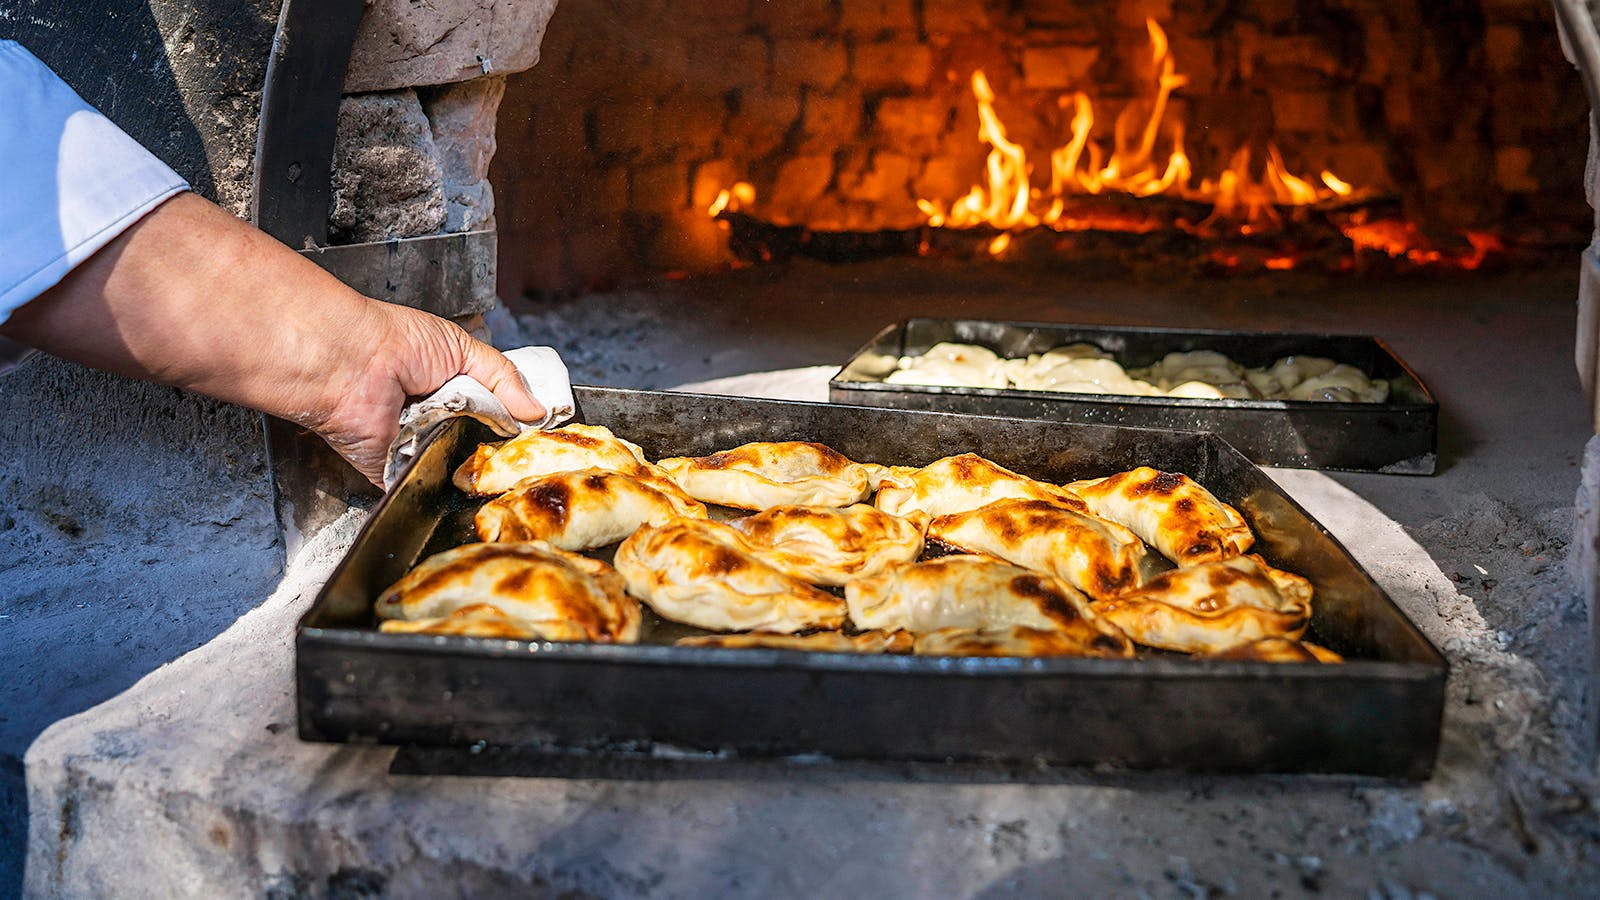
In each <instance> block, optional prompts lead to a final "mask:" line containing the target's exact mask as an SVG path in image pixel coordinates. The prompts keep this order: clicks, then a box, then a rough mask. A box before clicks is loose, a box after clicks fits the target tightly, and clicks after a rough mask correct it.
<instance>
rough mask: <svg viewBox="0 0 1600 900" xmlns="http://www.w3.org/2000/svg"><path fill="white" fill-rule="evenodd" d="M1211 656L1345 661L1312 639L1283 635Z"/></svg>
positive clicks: (1222, 657) (1267, 659)
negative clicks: (1301, 639)
mask: <svg viewBox="0 0 1600 900" xmlns="http://www.w3.org/2000/svg"><path fill="white" fill-rule="evenodd" d="M1210 658H1211V659H1250V660H1258V661H1260V662H1316V663H1338V662H1344V657H1342V656H1340V655H1339V654H1337V653H1335V652H1333V651H1332V650H1329V649H1328V648H1326V647H1320V646H1318V645H1316V644H1313V643H1311V642H1310V641H1296V640H1291V639H1289V638H1281V637H1269V638H1262V639H1261V640H1259V641H1251V642H1249V643H1247V644H1240V645H1239V646H1237V647H1229V648H1228V649H1226V650H1223V651H1222V652H1220V653H1215V654H1212V655H1211V657H1210Z"/></svg>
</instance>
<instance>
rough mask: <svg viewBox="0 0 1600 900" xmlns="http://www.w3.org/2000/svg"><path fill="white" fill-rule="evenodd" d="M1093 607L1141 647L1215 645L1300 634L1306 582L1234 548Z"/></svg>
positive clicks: (1307, 609) (1207, 649)
mask: <svg viewBox="0 0 1600 900" xmlns="http://www.w3.org/2000/svg"><path fill="white" fill-rule="evenodd" d="M1094 608H1095V610H1096V611H1097V612H1098V613H1099V614H1100V615H1102V616H1104V617H1105V618H1107V619H1109V620H1110V621H1112V622H1114V623H1115V624H1116V625H1117V626H1118V627H1120V628H1121V629H1122V630H1123V631H1125V632H1127V633H1128V636H1129V637H1131V638H1133V639H1134V640H1135V641H1137V642H1139V643H1141V644H1143V645H1145V646H1146V647H1160V648H1162V649H1165V650H1181V651H1184V652H1186V653H1218V652H1221V651H1223V650H1227V649H1229V648H1232V647H1237V646H1238V645H1240V644H1244V643H1248V642H1250V641H1257V640H1260V639H1262V638H1268V637H1286V638H1299V637H1300V635H1301V634H1303V633H1305V630H1306V626H1307V625H1308V624H1310V622H1311V582H1309V581H1307V580H1306V579H1304V578H1301V577H1300V576H1299V575H1295V574H1293V573H1291V572H1284V571H1282V570H1279V569H1274V568H1272V567H1271V566H1269V565H1267V564H1266V563H1265V562H1264V561H1263V560H1262V559H1261V557H1259V556H1255V555H1253V554H1252V555H1250V556H1235V557H1233V558H1231V559H1224V560H1219V561H1217V562H1209V563H1203V564H1201V565H1198V566H1189V567H1185V568H1181V569H1173V570H1172V571H1170V572H1166V573H1164V574H1162V575H1158V576H1156V577H1155V578H1152V579H1150V580H1149V581H1148V582H1146V583H1145V584H1144V586H1143V587H1140V588H1137V589H1135V590H1132V591H1129V592H1128V593H1126V594H1123V595H1121V596H1119V597H1113V598H1112V599H1110V600H1101V601H1097V602H1096V603H1095V605H1094Z"/></svg>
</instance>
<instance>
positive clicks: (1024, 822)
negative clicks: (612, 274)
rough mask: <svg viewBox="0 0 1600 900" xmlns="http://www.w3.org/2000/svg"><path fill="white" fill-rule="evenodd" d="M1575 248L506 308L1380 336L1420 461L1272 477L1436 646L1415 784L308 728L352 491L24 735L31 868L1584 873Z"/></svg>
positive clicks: (590, 330) (1336, 875)
mask: <svg viewBox="0 0 1600 900" xmlns="http://www.w3.org/2000/svg"><path fill="white" fill-rule="evenodd" d="M1575 263H1576V260H1573V263H1572V264H1564V265H1562V266H1560V267H1558V268H1557V269H1555V270H1552V271H1545V272H1532V273H1526V272H1525V273H1519V274H1515V275H1513V274H1503V275H1498V276H1492V277H1474V278H1467V277H1457V278H1453V279H1451V280H1449V281H1434V282H1423V281H1390V282H1383V283H1365V284H1350V285H1338V284H1330V283H1329V282H1326V281H1319V280H1316V279H1310V278H1307V279H1298V278H1288V279H1274V280H1272V281H1251V282H1242V281H1234V282H1182V283H1174V282H1160V281H1153V280H1150V279H1145V280H1138V281H1130V280H1127V279H1122V280H1118V279H1111V278H1105V279H1090V280H1077V279H1074V278H1071V277H1069V276H1067V275H1065V274H1059V273H1047V272H1046V273H1040V272H1034V273H1031V274H1029V273H1020V277H1019V273H1015V272H1008V271H1005V270H1002V269H999V268H997V267H991V266H968V267H956V266H948V265H941V264H938V263H930V262H926V261H911V262H907V261H899V262H895V263H893V264H870V265H858V266H851V267H840V268H830V267H826V266H821V265H797V266H794V267H792V268H790V269H787V270H782V271H776V270H774V271H762V270H754V269H752V270H742V271H736V272H731V273H728V274H726V275H723V276H719V277H715V278H705V279H698V280H695V281H686V282H674V283H669V284H667V285H664V286H662V287H661V288H659V289H654V290H650V291H628V292H615V293H610V294H604V295H594V296H590V297H587V298H583V299H581V300H577V301H568V302H564V303H545V304H529V305H523V306H520V307H519V309H520V311H521V315H520V316H519V317H518V318H516V319H514V320H513V319H511V318H510V317H508V316H505V315H500V316H497V317H496V320H495V326H496V329H497V339H498V341H499V342H501V343H503V344H507V345H510V344H520V343H551V344H554V345H556V346H557V347H558V348H560V349H561V350H562V351H563V354H564V355H565V356H566V357H567V359H568V360H569V363H570V364H571V367H572V369H573V373H574V377H575V379H576V380H579V381H589V382H594V383H605V384H615V385H626V386H636V387H666V386H673V385H677V384H681V383H685V382H693V381H701V380H705V379H710V378H717V377H724V376H730V375H737V374H743V373H748V372H754V371H769V370H777V369H788V368H793V367H800V366H808V365H825V364H836V363H838V362H839V361H841V360H842V359H843V358H844V357H845V356H846V355H848V354H849V353H850V352H851V351H852V350H854V349H855V347H856V346H857V345H859V344H860V343H861V342H863V341H864V340H865V339H866V338H867V337H868V336H870V335H871V334H872V333H874V332H875V331H876V330H877V329H878V328H879V327H881V326H882V325H884V324H887V323H888V322H890V321H893V320H896V319H898V318H900V317H903V316H907V315H948V316H962V317H994V318H1011V319H1038V320H1047V321H1048V320H1055V321H1078V322H1085V323H1104V324H1160V325H1175V326H1186V327H1221V328H1260V329H1264V330H1270V329H1282V330H1304V331H1317V330H1328V331H1345V332H1360V333H1372V334H1377V335H1379V336H1381V337H1383V338H1385V339H1386V340H1388V341H1389V342H1390V343H1391V345H1392V346H1393V347H1394V349H1395V350H1396V351H1397V352H1398V353H1399V354H1400V356H1401V357H1402V358H1404V359H1406V360H1407V361H1408V362H1409V363H1411V364H1412V365H1413V366H1414V367H1415V369H1416V370H1417V371H1418V372H1419V374H1420V375H1421V376H1422V377H1423V379H1424V380H1425V381H1426V382H1427V383H1428V384H1429V385H1430V387H1431V388H1432V389H1433V390H1434V391H1435V393H1436V395H1437V397H1438V399H1439V401H1440V404H1441V407H1442V414H1441V456H1442V459H1441V472H1440V474H1438V475H1436V476H1433V477H1431V478H1416V477H1405V476H1378V475H1345V474H1337V475H1333V476H1331V477H1329V476H1323V475H1320V474H1317V473H1300V472H1279V473H1278V476H1279V477H1281V478H1283V479H1284V480H1285V484H1286V485H1287V486H1289V488H1290V490H1291V492H1293V493H1294V494H1295V495H1296V496H1297V497H1312V498H1314V499H1315V502H1314V503H1312V502H1308V504H1307V505H1308V507H1309V508H1311V509H1312V510H1313V512H1314V513H1315V514H1318V515H1319V516H1320V515H1323V514H1324V513H1323V510H1327V511H1328V514H1327V518H1326V521H1327V524H1329V525H1330V527H1332V528H1333V529H1334V530H1335V533H1336V534H1338V535H1339V536H1340V537H1341V538H1342V539H1344V540H1345V541H1346V542H1347V543H1348V544H1349V545H1350V546H1351V548H1352V549H1353V550H1354V551H1355V552H1356V553H1357V555H1358V557H1359V558H1361V559H1362V560H1363V562H1364V563H1365V564H1367V565H1368V566H1369V568H1371V569H1372V570H1373V571H1374V573H1375V574H1377V572H1378V571H1379V570H1380V569H1381V570H1382V571H1383V572H1384V575H1383V578H1382V580H1384V582H1385V585H1386V587H1389V588H1390V590H1391V592H1392V593H1394V594H1395V596H1396V599H1397V600H1399V601H1400V602H1402V605H1404V606H1406V608H1407V610H1408V613H1410V614H1411V615H1412V616H1413V618H1415V619H1417V620H1418V621H1419V624H1421V625H1422V626H1423V627H1424V629H1425V630H1427V631H1428V633H1429V634H1430V636H1431V637H1432V638H1433V639H1434V640H1435V642H1436V643H1438V644H1439V645H1440V647H1441V649H1442V650H1444V652H1445V653H1446V655H1447V656H1448V657H1449V658H1450V660H1451V663H1452V666H1453V669H1452V676H1451V685H1450V696H1449V699H1448V704H1447V709H1446V725H1445V733H1444V743H1443V748H1442V750H1441V754H1440V758H1439V765H1438V770H1437V772H1436V774H1435V776H1434V777H1433V778H1432V779H1431V780H1430V781H1428V782H1426V783H1424V784H1421V785H1411V784H1390V783H1384V782H1374V781H1370V780H1354V779H1338V778H1333V779H1329V778H1303V777H1285V778H1278V777H1258V778H1217V777H1199V776H1189V777H1186V776H1175V775H1126V774H1116V773H1094V772H1082V771H1067V772H1060V771H1047V772H1017V771H982V770H973V769H961V768H957V769H954V770H950V769H944V768H943V767H939V766H933V767H923V768H918V767H904V768H894V767H872V766H852V765H844V764H839V765H832V764H826V763H820V762H813V763H811V764H808V765H799V766H791V765H786V764H785V765H780V764H755V763H752V764H744V763H739V764H736V765H732V766H731V767H728V768H717V769H715V770H714V771H709V772H705V771H698V770H697V771H696V772H695V773H692V774H687V775H685V774H681V773H678V772H677V771H676V770H678V769H683V768H686V767H687V768H694V767H693V766H692V765H689V764H688V763H683V762H682V761H679V762H678V763H674V764H672V765H668V766H661V765H649V764H644V765H634V764H629V763H627V762H625V761H624V762H622V763H618V764H614V765H607V766H596V765H593V764H586V763H584V762H583V761H577V762H574V761H571V760H566V761H560V760H558V761H555V762H550V763H546V764H544V765H546V768H543V769H539V770H536V771H533V772H527V773H525V774H531V775H533V776H535V777H525V778H519V779H515V780H504V779H500V778H494V777H479V778H456V777H448V776H445V775H440V774H426V773H428V772H429V771H434V772H437V771H438V769H437V768H432V769H430V767H429V765H428V761H427V760H418V759H416V758H412V759H409V760H408V759H400V760H396V759H395V754H394V751H393V750H391V749H384V748H376V747H343V748H339V747H325V746H317V745H308V744H303V743H301V742H299V741H298V740H297V739H296V738H295V737H294V725H293V708H292V702H291V698H290V689H291V681H290V679H291V678H292V674H291V673H292V668H291V666H292V646H293V640H292V626H293V622H294V621H295V619H296V618H297V615H298V612H299V611H300V610H301V609H303V608H304V606H305V605H306V604H307V603H309V601H310V599H311V596H312V595H313V594H314V592H315V589H316V586H317V585H319V584H320V582H321V580H322V579H324V578H325V577H326V575H327V572H328V570H329V568H330V567H331V565H332V564H333V562H334V561H335V560H336V559H337V558H338V556H339V555H341V554H342V553H343V551H344V548H345V547H347V546H348V543H349V541H350V539H351V537H352V536H353V530H354V527H355V526H356V525H357V524H358V520H359V518H360V514H359V513H357V514H353V515H352V516H351V517H349V518H348V519H347V520H345V521H344V522H343V523H341V525H339V526H335V527H334V528H331V529H330V530H328V531H327V532H324V534H323V535H321V536H320V537H319V538H318V539H317V540H315V541H313V542H312V544H311V545H310V546H309V547H308V549H307V551H306V552H305V553H304V554H303V555H302V556H301V557H299V558H298V559H297V560H296V562H295V563H294V564H293V565H292V566H291V567H290V570H289V572H288V574H287V575H286V577H285V580H284V583H283V584H282V585H281V586H280V587H279V589H278V590H277V591H276V592H274V593H273V594H272V596H271V597H269V598H266V599H265V600H264V602H263V603H262V604H261V606H260V608H259V609H257V610H255V611H254V612H252V613H250V614H248V615H247V616H246V617H245V618H243V619H241V620H240V621H239V622H238V623H236V624H235V626H234V627H233V628H231V629H230V630H229V631H228V632H227V633H225V634H224V635H223V636H221V637H219V638H218V639H216V640H214V641H212V642H210V643H209V644H207V645H206V646H204V647H202V648H200V649H199V650H197V651H195V653H193V654H191V655H189V656H187V657H185V658H184V659H182V660H180V661H178V662H176V663H174V664H172V665H170V666H167V667H164V668H162V669H160V670H158V671H156V672H154V673H153V674H151V675H150V676H149V677H147V678H146V679H145V680H144V681H142V682H140V683H139V684H138V685H136V686H135V687H133V688H132V689H130V690H129V691H127V692H125V693H123V694H122V695H120V696H118V697H117V698H114V699H112V700H111V701H109V702H107V703H105V704H102V705H101V706H98V707H96V708H94V709H91V710H89V711H87V712H85V713H83V714H81V715H78V716H74V717H72V718H69V719H65V720H63V721H61V722H59V723H57V724H56V725H55V726H52V727H51V728H50V729H49V730H48V731H47V732H46V733H45V734H44V735H43V736H41V737H40V738H39V740H38V741H36V742H35V743H34V745H33V747H32V748H31V749H30V752H29V757H28V776H29V787H30V794H31V800H32V802H31V804H30V806H31V815H32V823H31V835H30V845H31V846H30V871H29V875H28V877H29V881H30V885H31V886H32V887H33V888H34V889H35V890H36V891H37V892H40V893H46V892H51V893H53V892H64V893H77V894H86V893H97V892H98V893H124V894H126V893H134V894H150V895H156V894H166V893H190V894H194V893H213V894H224V893H230V892H231V891H229V890H227V888H230V887H239V886H241V885H242V886H243V892H245V893H277V892H282V893H285V894H293V895H302V894H306V895H324V894H326V895H335V894H338V895H345V894H350V893H358V892H365V893H373V894H392V895H397V896H405V895H417V894H426V893H430V892H436V891H435V890H434V889H443V888H446V887H450V888H451V890H452V891H453V892H458V893H474V892H475V893H480V894H482V893H511V892H520V893H530V892H532V893H551V894H556V893H563V892H571V893H574V894H583V895H602V896H658V895H659V896H684V895H697V896H717V895H727V894H760V895H773V896H789V895H813V896H814V895H825V894H829V893H833V894H844V893H877V894H883V895H885V896H894V895H916V896H929V895H964V896H971V895H979V896H990V895H992V896H1019V895H1020V896H1060V895H1062V894H1063V893H1066V894H1071V893H1074V892H1075V893H1082V894H1088V893H1100V894H1111V895H1145V896H1213V895H1233V896H1267V895H1271V894H1275V895H1280V896H1299V895H1309V894H1312V893H1318V892H1321V893H1325V894H1327V895H1332V896H1349V895H1356V896H1360V895H1367V896H1377V897H1393V898H1398V897H1414V896H1424V895H1425V894H1430V893H1431V894H1434V895H1440V896H1455V895H1490V894H1508V895H1539V896H1548V895H1572V894H1580V893H1583V892H1584V891H1586V890H1587V889H1588V887H1589V886H1590V885H1592V883H1593V882H1594V881H1595V880H1596V878H1597V877H1600V852H1597V850H1596V847H1595V842H1596V839H1597V835H1600V819H1597V815H1596V812H1595V809H1596V808H1597V807H1596V801H1597V800H1600V788H1597V784H1596V780H1595V777H1594V767H1593V755H1592V750H1591V749H1590V748H1588V747H1587V746H1586V744H1585V742H1584V741H1583V740H1582V739H1581V738H1582V735H1583V734H1584V733H1585V732H1584V729H1583V728H1582V725H1581V721H1580V713H1579V711H1580V710H1582V709H1583V700H1584V697H1583V692H1584V690H1585V689H1586V687H1587V685H1588V683H1589V682H1588V677H1587V673H1586V671H1585V670H1584V668H1583V660H1584V653H1585V649H1586V643H1585V642H1586V639H1587V627H1586V624H1585V622H1584V610H1583V608H1582V605H1581V601H1580V600H1579V599H1578V597H1577V595H1576V593H1575V592H1574V590H1573V588H1572V585H1571V581H1570V579H1569V578H1568V576H1567V573H1566V565H1565V563H1566V558H1567V545H1568V542H1569V537H1570V530H1571V524H1570V520H1571V515H1572V504H1573V497H1574V494H1575V492H1576V490H1577V487H1578V462H1579V459H1580V457H1581V454H1582V451H1583V447H1584V444H1585V441H1586V440H1587V438H1588V436H1589V431H1588V428H1587V425H1586V423H1585V421H1584V417H1583V414H1582V410H1583V405H1582V400H1581V397H1580V394H1579V390H1578V386H1577V384H1576V381H1577V379H1576V376H1575V374H1574V372H1573V366H1572V362H1571V359H1572V335H1573V332H1574V319H1575V311H1574V310H1575V298H1576V295H1577V287H1576V277H1575V274H1569V273H1575V271H1576V265H1575ZM1369 504H1370V505H1369ZM1402 595H1403V599H1402ZM1424 619H1426V621H1425V622H1424V621H1423V620H1424ZM485 770H486V771H490V770H491V769H489V768H488V767H487V766H486V767H485ZM401 772H408V773H410V774H405V775H400V774H398V773H401ZM186 873H187V875H190V876H193V877H195V878H204V879H210V880H209V881H206V882H205V883H200V882H197V881H192V880H184V879H185V877H186ZM237 877H242V878H243V879H244V880H243V881H231V880H228V879H231V878H237ZM171 879H177V880H175V881H174V880H171ZM168 888H170V889H171V890H170V891H169V890H168ZM209 888H218V890H215V891H213V890H208V889H209ZM97 889H99V890H97Z"/></svg>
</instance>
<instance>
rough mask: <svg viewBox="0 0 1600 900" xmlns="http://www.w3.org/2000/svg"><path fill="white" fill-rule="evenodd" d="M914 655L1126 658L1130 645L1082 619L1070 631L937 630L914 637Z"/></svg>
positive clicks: (1020, 627) (1010, 628)
mask: <svg viewBox="0 0 1600 900" xmlns="http://www.w3.org/2000/svg"><path fill="white" fill-rule="evenodd" d="M915 652H916V654H917V655H918V656H1110V657H1130V656H1132V655H1133V642H1132V641H1130V640H1128V637H1127V635H1124V634H1122V633H1121V632H1119V631H1117V630H1116V629H1114V628H1108V629H1104V630H1102V629H1101V628H1096V627H1094V626H1093V625H1091V624H1090V623H1089V621H1088V620H1086V619H1080V620H1079V624H1078V625H1077V626H1076V627H1073V628H1070V629H1064V630H1063V629H1046V628H1030V627H1028V626H1026V625H1009V626H1006V627H1004V628H941V629H939V630H938V631H930V632H928V633H927V634H924V635H921V636H919V637H918V638H917V642H916V645H915Z"/></svg>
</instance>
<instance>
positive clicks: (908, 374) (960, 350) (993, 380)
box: [884, 341, 1006, 388]
mask: <svg viewBox="0 0 1600 900" xmlns="http://www.w3.org/2000/svg"><path fill="white" fill-rule="evenodd" d="M884 381H886V382H888V383H889V384H933V385H944V386H948V387H987V388H1003V387H1005V386H1006V370H1005V364H1004V363H1003V362H1002V361H1001V359H1000V357H999V356H998V355H997V354H996V353H995V352H994V351H993V350H990V349H989V348H988V347H980V346H978V345H977V344H955V343H950V342H948V341H947V342H944V343H939V344H934V345H933V346H932V347H929V348H928V349H927V350H925V351H924V352H922V353H920V354H918V355H916V356H902V357H900V368H898V369H896V370H895V371H893V372H890V373H889V377H887V378H885V379H884Z"/></svg>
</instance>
